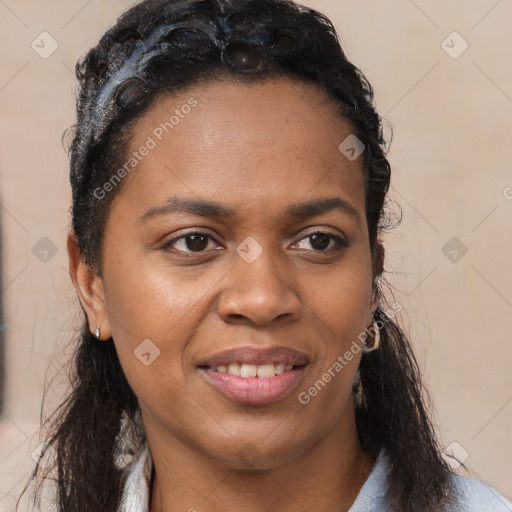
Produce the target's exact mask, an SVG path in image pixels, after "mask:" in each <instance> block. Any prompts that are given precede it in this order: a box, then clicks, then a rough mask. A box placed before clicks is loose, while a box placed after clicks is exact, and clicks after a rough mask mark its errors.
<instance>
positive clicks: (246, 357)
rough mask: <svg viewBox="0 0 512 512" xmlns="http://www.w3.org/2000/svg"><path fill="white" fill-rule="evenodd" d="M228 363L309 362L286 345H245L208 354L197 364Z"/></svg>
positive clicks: (295, 364)
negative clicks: (261, 346)
mask: <svg viewBox="0 0 512 512" xmlns="http://www.w3.org/2000/svg"><path fill="white" fill-rule="evenodd" d="M229 363H240V364H254V365H262V364H270V363H282V364H293V365H294V366H305V365H307V364H308V363H309V359H308V358H307V356H306V355H305V354H303V353H302V352H299V351H298V350H294V349H292V348H288V347H283V346H276V347H268V348H259V347H250V346H245V347H238V348H235V349H231V350H225V351H223V352H218V353H217V354H214V355H212V356H208V357H206V358H205V359H204V360H203V361H201V362H200V363H199V365H198V366H199V367H200V368H202V369H204V367H208V368H212V369H213V368H215V367H217V366H221V365H226V366H227V365H228V364H229ZM250 378H251V377H248V379H250ZM271 378H272V377H271Z"/></svg>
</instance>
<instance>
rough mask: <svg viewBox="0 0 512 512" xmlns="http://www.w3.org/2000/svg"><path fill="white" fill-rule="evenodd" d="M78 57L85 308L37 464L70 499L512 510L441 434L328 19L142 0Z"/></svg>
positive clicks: (160, 507) (277, 1)
mask: <svg viewBox="0 0 512 512" xmlns="http://www.w3.org/2000/svg"><path fill="white" fill-rule="evenodd" d="M77 74H78V78H79V80H80V86H81V88H80V94H79V98H78V104H77V124H76V133H75V137H74V140H73V143H72V147H71V174H70V179H71V186H72V192H73V205H72V231H71V232H70V234H69V237H68V252H69V259H70V274H71V278H72V280H73V283H74V285H75V288H76V290H77V293H78V297H79V299H80V303H81V305H82V308H83V310H84V314H85V324H84V329H83V332H82V334H81V338H80V340H79V346H78V349H77V353H76V357H75V364H76V370H75V379H74V382H73V384H74V389H73V392H72V394H71V395H70V397H69V399H68V400H67V402H66V403H65V404H63V406H62V407H61V408H60V409H59V411H57V413H56V414H55V416H54V418H52V419H51V421H50V427H51V428H50V431H49V435H48V443H47V448H46V450H45V451H44V452H43V454H42V456H41V457H42V459H43V460H44V459H45V458H51V455H52V454H56V457H55V460H54V464H53V465H52V464H46V463H45V464H40V465H39V466H38V468H37V469H36V472H35V477H36V478H42V477H44V476H51V477H53V478H55V480H56V490H57V495H56V502H57V508H58V510H59V511H63V512H64V511H66V512H68V511H70V512H71V511H73V512H76V511H80V512H88V511H90V512H93V511H94V512H99V511H109V512H111V511H120V512H128V511H130V512H131V511H137V512H140V511H150V512H162V511H166V512H174V511H181V510H188V511H195V510H197V511H200V512H202V511H230V510H243V511H244V512H252V511H256V510H258V511H261V510H283V511H302V510H308V511H309V510H315V511H320V512H323V511H332V510H336V511H344V512H346V511H349V510H350V511H351V512H360V511H375V512H376V511H379V512H382V511H393V512H395V511H414V512H421V511H433V510H436V511H442V510H444V511H469V510H474V511H483V510H489V511H490V510H492V511H493V512H497V511H501V510H510V508H509V507H510V506H511V505H510V503H509V502H507V501H506V500H505V498H503V497H501V496H499V495H498V494H497V493H496V491H494V490H493V489H492V488H490V487H488V486H486V485H484V484H481V483H478V482H475V481H472V480H468V479H463V478H460V477H458V476H455V475H454V474H452V473H451V472H450V469H449V466H448V465H447V463H446V462H445V461H444V459H443V457H442V456H441V454H440V447H439V445H438V442H437V440H436V437H435V433H434V429H433V427H432V425H431V423H430V420H429V415H428V410H427V408H426V406H425V404H424V402H423V398H422V387H421V383H420V377H419V372H418V368H417V365H416V362H415V359H414V357H413V354H412V353H411V349H410V345H409V343H408V341H407V338H406V336H405V335H404V333H403V332H402V331H401V330H400V328H399V327H398V325H397V323H396V322H395V321H394V316H395V315H396V313H397V312H398V311H399V310H400V309H401V306H400V304H399V303H397V302H395V303H394V304H392V305H390V304H387V303H386V299H385V297H384V295H383V293H382V291H381V289H380V288H379V278H380V277H381V275H382V273H383V268H384V267H383V265H384V249H383V246H382V243H381V241H380V240H379V234H380V233H381V231H382V230H383V229H385V228H386V227H387V223H386V211H385V208H384V205H385V200H386V194H387V191H388V187H389V182H390V168H389V164H388V161H387V159H386V156H385V152H384V140H383V138H382V130H381V120H380V118H379V116H378V114H377V113H376V111H375V109H374V107H373V105H372V99H373V95H372V89H371V86H370V85H369V84H368V82H367V81H366V79H365V78H364V76H363V75H362V74H361V72H360V71H359V70H358V69H357V68H356V67H355V66H354V65H353V64H351V63H350V62H349V61H348V60H347V59H346V57H345V55H344V53H343V51H342V49H341V48H340V45H339V41H338V38H337V35H336V33H335V30H334V28H333V27H332V25H331V23H330V22H329V21H328V20H327V19H326V18H325V17H324V16H323V15H321V14H319V13H317V12H315V11H313V10H310V9H307V8H305V7H301V6H299V5H297V4H294V3H292V2H290V1H287V0H202V1H192V0H183V1H170V0H146V1H144V2H142V3H140V4H138V5H136V6H135V7H133V8H132V9H130V10H129V11H128V12H127V13H125V14H124V15H123V16H121V18H120V19H119V20H118V22H117V24H116V25H115V26H114V27H113V28H112V29H110V30H109V31H108V32H107V33H106V34H105V35H104V36H103V38H102V39H101V41H100V42H99V44H98V46H97V47H95V48H94V49H92V50H91V51H90V52H89V53H88V55H87V56H86V58H85V59H84V60H83V62H81V63H80V64H79V66H78V67H77ZM45 467H46V468H48V469H47V470H46V471H45V470H44V469H42V468H45Z"/></svg>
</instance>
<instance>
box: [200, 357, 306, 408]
mask: <svg viewBox="0 0 512 512" xmlns="http://www.w3.org/2000/svg"><path fill="white" fill-rule="evenodd" d="M306 367H307V366H306V365H305V366H299V367H296V368H293V369H292V370H288V371H284V372H283V373H281V374H280V375H275V376H274V377H267V378H259V377H239V376H237V375H230V374H229V373H224V372H217V371H215V370H212V369H210V368H201V369H200V371H201V373H202V374H203V375H204V376H205V378H206V380H207V382H209V383H210V384H211V385H212V386H213V387H214V388H215V389H217V390H218V391H220V392H221V393H222V394H223V395H224V396H226V397H227V398H230V399H231V400H234V401H236V402H239V403H244V404H251V405H263V404H270V403H273V402H277V401H278V400H280V399H281V398H283V397H284V396H286V395H288V394H289V393H290V392H291V391H292V390H293V389H294V388H296V387H297V386H298V385H299V382H300V381H301V379H302V377H303V374H304V371H305V370H306Z"/></svg>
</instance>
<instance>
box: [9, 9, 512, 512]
mask: <svg viewBox="0 0 512 512" xmlns="http://www.w3.org/2000/svg"><path fill="white" fill-rule="evenodd" d="M305 3H306V4H307V5H310V6H313V7H315V8H317V9H318V10H320V11H323V12H325V13H326V14H328V15H329V16H330V17H331V19H332V20H333V21H334V22H335V25H336V27H337V28H338V30H339V32H340V35H341V39H342V43H343V45H344V48H345V50H346V52H347V53H348V55H349V57H350V58H351V59H352V60H353V61H354V62H355V63H356V64H357V65H358V66H359V67H360V68H361V69H362V70H363V71H364V72H365V73H366V75H367V76H368V78H369V79H370V81H371V83H372V84H373V86H374V87H375V91H376V102H377V106H378V108H379V110H380V112H381V114H384V115H385V117H386V118H387V119H388V121H389V122H390V123H391V124H392V125H393V129H394V142H393V144H392V147H391V152H390V160H391V163H392V167H393V179H392V193H391V196H392V198H393V199H395V200H396V201H397V202H398V203H400V204H401V206H402V207H403V222H402V225H401V226H400V227H399V228H398V229H396V230H394V231H393V232H392V233H391V234H389V235H387V236H386V242H387V263H386V268H387V270H388V271H389V273H388V280H389V281H390V282H391V283H392V284H393V286H394V287H395V288H396V296H397V299H398V300H400V302H401V303H402V304H403V305H404V308H405V310H406V315H404V318H403V321H404V323H405V326H406V328H407V329H408V330H409V332H410V334H411V338H412V341H413V343H414V347H415V350H416V353H417V354H418V357H419V359H420V364H421V366H422V368H423V369H424V372H425V376H426V380H427V385H428V387H429V389H430V391H431V394H432V397H433V400H434V402H435V406H436V420H437V423H438V426H439V432H440V435H441V438H442V442H443V445H444V446H447V445H450V444H451V443H453V442H457V443H458V444H459V445H460V446H461V447H462V448H463V449H464V450H465V451H466V452H467V454H468V458H467V460H466V465H467V466H468V467H469V468H470V470H471V471H470V473H469V476H471V477H472V478H475V479H478V480H481V481H484V482H488V483H491V484H492V485H494V486H495V487H496V488H497V489H498V490H499V491H501V492H502V493H503V494H505V495H506V496H508V497H509V498H512V462H511V456H512V446H511V442H510V431H511V423H512V403H511V402H512V372H511V371H510V362H511V360H512V344H511V343H510V341H511V335H510V333H511V332H512V315H511V313H512V270H511V263H510V262H511V256H512V241H511V236H512V235H511V233H512V229H511V228H512V222H511V216H512V164H511V162H512V149H511V148H512V144H511V143H510V135H511V129H510V128H511V121H512V68H511V67H510V62H512V38H511V36H510V26H511V25H512V1H510V0H502V1H497V0H479V1H475V0H471V1H470V0H465V1H462V0H459V1H455V0H452V1H447V0H430V1H427V0H416V1H415V2H413V1H412V0H397V1H393V2H380V1H377V0H373V1H356V0H351V1H334V0H315V1H313V0H310V1H307V2H305ZM131 4H132V2H129V1H123V0H108V1H104V2H100V0H89V1H87V0H80V1H78V0H73V1H70V0H66V1H64V0H60V1H59V0H48V1H45V2H36V1H27V0H16V1H15V0H1V1H0V44H1V46H0V48H1V50H0V51H1V55H2V60H1V66H0V113H1V114H0V115H1V117H0V173H1V189H0V216H1V228H2V282H1V286H0V288H1V290H2V293H1V295H0V298H1V300H2V303H3V325H2V330H1V331H0V332H1V333H2V334H3V337H4V342H3V344H4V348H3V355H2V360H3V366H4V369H5V377H4V380H3V382H2V383H1V385H2V388H3V389H2V395H3V403H2V409H1V411H2V412H1V416H0V512H4V511H5V512H7V511H9V512H10V511H12V510H13V509H14V496H16V495H17V493H18V492H19V490H20V489H21V487H22V483H23V482H24V481H25V479H26V476H27V474H28V472H29V470H30V468H31V465H32V460H31V457H30V454H31V452H32V450H33V449H34V448H35V447H36V446H37V445H38V444H39V441H38V438H37V435H36V433H37V426H38V421H39V411H40V404H41V398H42V392H43V384H44V382H45V378H46V379H48V378H50V377H52V376H53V375H55V373H57V371H58V369H59V366H58V360H59V358H56V357H55V356H54V353H55V352H56V351H57V352H59V353H60V352H61V350H62V344H64V343H66V342H67V341H68V340H69V337H70V336H71V330H72V329H73V327H74V326H75V325H76V322H77V307H76V302H75V299H74V297H75V296H74V293H73V290H72V289H71V286H70V283H69V278H68V275H67V269H66V266H67V258H66V252H65V234H66V227H67V223H68V214H67V209H68V206H69V190H68V183H67V172H68V170H67V156H66V154H65V152H64V150H63V148H62V144H61V134H62V132H63V131H64V129H65V128H66V127H68V126H70V125H71V124H73V116H74V104H73V94H74V77H73V73H72V69H73V67H74V64H75V62H76V60H77V59H78V57H79V56H80V55H82V54H83V53H84V52H85V51H86V50H87V49H88V48H89V47H90V46H91V45H93V44H95V42H96V41H97V39H98V38H99V36H100V35H101V34H102V33H103V32H104V30H105V29H106V28H107V27H108V26H109V25H110V24H112V23H113V22H114V21H115V19H116V16H117V15H118V14H120V13H121V12H122V11H123V10H124V9H125V8H126V7H128V6H129V5H131ZM43 31H46V32H48V33H49V34H51V36H52V37H53V38H54V39H55V40H56V41H57V43H58V45H59V46H58V49H57V50H56V51H55V52H54V53H53V54H52V55H51V56H50V57H48V58H47V59H42V58H41V57H40V56H39V55H38V54H37V53H36V52H35V51H34V50H33V49H32V48H31V42H32V41H33V40H34V39H36V37H37V36H39V34H41V32H43ZM453 31H457V32H458V33H459V34H460V37H459V36H450V37H448V39H446V38H447V36H449V35H450V34H451V33H452V32H453ZM461 38H463V39H461ZM445 39H446V42H445V43H444V45H443V43H442V42H443V41H444V40H445ZM464 41H467V43H468V44H469V47H468V49H467V50H466V51H465V52H464V53H462V54H461V55H460V56H458V58H453V57H454V56H455V55H456V54H458V53H459V52H460V50H461V49H463V47H464ZM443 47H444V48H445V49H446V50H448V51H449V52H451V54H452V56H450V55H449V54H448V53H447V51H445V49H443ZM450 47H451V48H450ZM47 48H48V46H47ZM43 237H47V238H48V239H49V240H50V241H51V243H52V244H54V246H55V249H56V251H57V252H56V254H55V255H53V256H52V253H51V252H49V253H48V256H47V258H49V259H48V261H46V262H43V261H41V260H40V258H38V257H37V255H36V254H34V252H33V247H34V246H35V245H36V244H37V243H38V242H39V244H43V245H42V247H43V249H44V248H45V247H46V248H47V249H48V248H50V249H51V245H50V244H49V243H48V241H46V242H45V241H43V242H40V240H41V239H42V238H43ZM452 237H457V239H458V242H457V244H459V247H456V246H453V247H452V246H448V248H445V249H444V252H443V247H444V246H445V244H446V243H447V242H448V241H449V240H450V239H451V238H452ZM44 244H46V245H44ZM460 244H464V246H465V247H466V248H467V253H466V254H464V255H463V257H462V258H461V257H460V256H461V254H462V252H461V250H460V247H462V246H461V245H460ZM37 247H39V248H40V246H36V248H37ZM454 249H455V250H457V251H458V252H457V255H456V254H455V253H454V252H452V253H451V254H450V251H453V250H454ZM36 253H37V250H36ZM445 253H446V254H447V255H448V256H449V257H451V258H454V257H455V256H457V261H456V262H453V261H451V260H450V259H449V258H448V257H447V256H446V255H445ZM39 256H41V253H39ZM50 256H52V257H50ZM58 343H60V345H59V344H58ZM56 347H58V348H57V349H56ZM60 356H61V358H60V359H61V360H62V359H63V360H65V354H62V353H61V354H60ZM50 363H51V364H50ZM57 389H60V390H61V391H63V388H57ZM452 446H453V445H452ZM466 475H467V474H466Z"/></svg>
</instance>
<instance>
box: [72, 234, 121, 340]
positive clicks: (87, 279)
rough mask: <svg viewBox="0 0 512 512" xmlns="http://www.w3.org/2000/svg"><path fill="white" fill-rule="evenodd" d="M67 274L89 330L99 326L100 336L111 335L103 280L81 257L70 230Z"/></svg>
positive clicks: (104, 337) (91, 330)
mask: <svg viewBox="0 0 512 512" xmlns="http://www.w3.org/2000/svg"><path fill="white" fill-rule="evenodd" d="M67 247H68V257H69V275H70V276H71V280H72V281H73V285H74V287H75V289H76V291H77V294H78V298H79V300H80V303H81V305H82V307H83V309H84V311H85V313H86V315H87V320H88V322H89V331H90V332H92V333H93V332H94V330H95V329H96V327H98V326H100V327H101V333H100V337H101V339H103V340H108V339H109V338H110V337H111V336H112V332H111V329H110V324H109V321H108V315H107V308H106V301H105V293H104V290H103V281H102V279H101V277H100V276H99V275H98V274H97V272H96V271H95V270H94V269H93V268H92V267H91V266H90V265H89V264H87V263H86V262H85V261H84V260H83V259H82V253H81V251H80V247H79V246H78V242H77V240H76V236H75V234H74V232H73V231H72V230H71V231H70V232H69V233H68V240H67Z"/></svg>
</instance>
